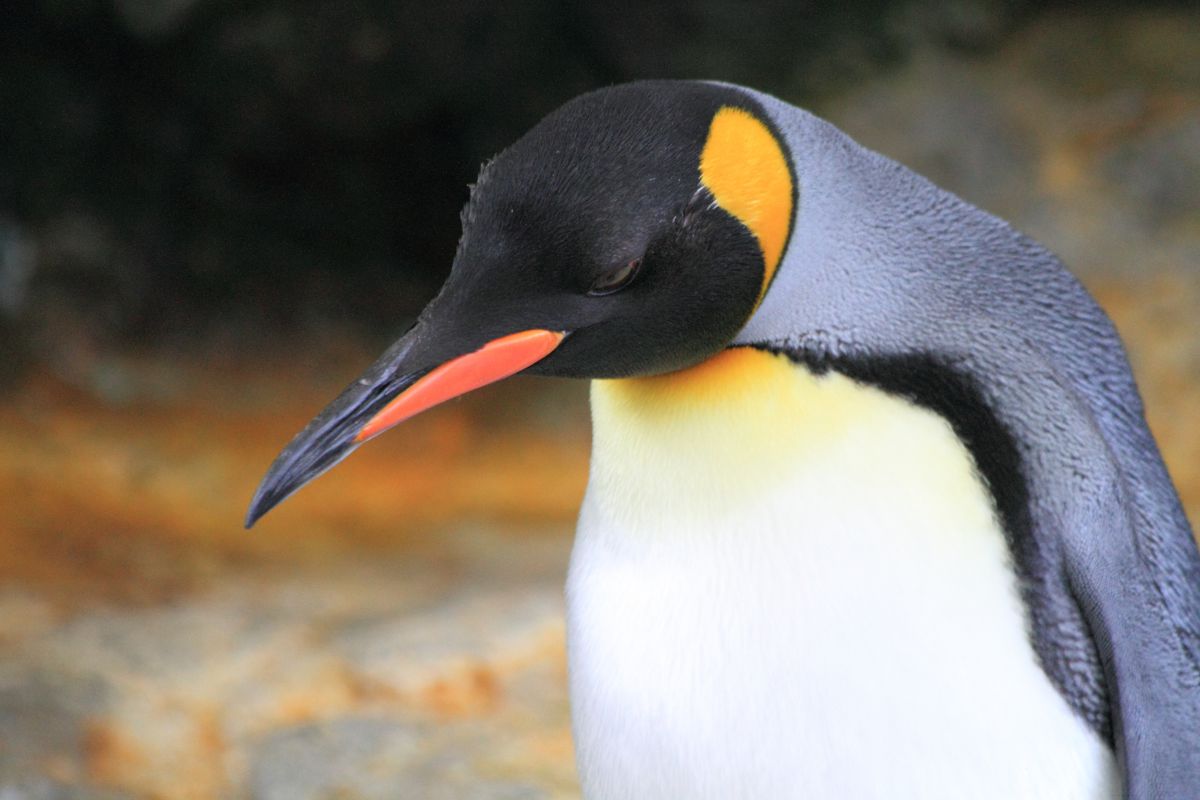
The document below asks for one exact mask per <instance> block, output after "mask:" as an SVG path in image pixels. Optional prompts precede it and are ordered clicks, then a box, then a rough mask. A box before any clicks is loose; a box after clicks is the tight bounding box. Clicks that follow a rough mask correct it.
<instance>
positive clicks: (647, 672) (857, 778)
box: [567, 348, 1119, 800]
mask: <svg viewBox="0 0 1200 800" xmlns="http://www.w3.org/2000/svg"><path fill="white" fill-rule="evenodd" d="M713 362H716V363H713ZM691 372H698V373H702V374H701V375H698V376H688V377H686V378H685V377H675V376H663V377H654V378H641V379H636V380H635V381H634V382H636V383H640V384H651V385H649V386H647V385H640V386H633V387H630V386H619V385H614V384H622V383H626V381H614V382H604V381H598V382H597V383H596V385H595V386H594V387H593V390H592V394H593V397H592V403H593V414H594V428H595V433H594V445H593V448H594V449H593V460H592V471H591V481H590V483H589V487H588V494H587V497H586V500H585V502H584V506H583V510H582V514H581V519H580V525H579V530H578V533H577V538H576V545H575V551H574V553H573V557H572V565H571V571H570V575H569V578H568V582H567V601H568V617H567V619H568V639H569V645H568V647H569V655H570V680H571V698H572V713H573V717H574V723H575V739H576V747H577V749H578V753H579V773H580V778H581V780H582V782H583V787H584V790H585V796H587V797H599V798H635V797H654V798H669V797H686V798H714V800H715V798H766V797H770V798H814V797H818V798H841V797H856V798H858V797H863V798H868V797H879V798H883V797H887V798H913V799H914V800H915V799H916V798H925V799H928V800H935V799H937V798H947V800H948V799H949V798H963V797H971V798H979V800H988V799H989V798H995V800H1001V799H1002V798H1016V797H1019V798H1029V799H1030V800H1036V799H1037V798H1045V800H1099V799H1100V798H1104V799H1105V800H1109V799H1110V798H1116V797H1118V794H1117V791H1118V788H1119V782H1118V780H1117V774H1116V765H1115V762H1114V758H1113V754H1112V750H1111V749H1110V748H1109V746H1108V745H1107V744H1106V743H1105V742H1103V741H1102V740H1101V738H1100V737H1099V736H1098V735H1097V733H1096V732H1095V731H1094V730H1092V729H1091V728H1089V727H1088V725H1087V723H1086V722H1085V721H1084V720H1083V719H1082V718H1080V717H1079V716H1078V715H1077V714H1076V713H1075V712H1074V710H1073V709H1072V708H1071V707H1070V706H1069V705H1068V703H1067V702H1066V700H1065V699H1064V698H1063V697H1062V696H1061V695H1060V694H1059V693H1058V692H1057V690H1056V689H1055V688H1054V687H1053V685H1052V684H1051V683H1050V681H1049V679H1048V678H1047V676H1046V674H1045V672H1044V671H1043V670H1042V669H1041V667H1040V666H1039V665H1038V663H1037V659H1036V657H1035V655H1034V653H1033V650H1032V648H1031V647H1030V646H1029V640H1028V636H1027V634H1026V615H1025V613H1024V608H1023V605H1022V603H1021V599H1020V595H1019V592H1018V588H1017V583H1016V579H1015V575H1014V572H1013V570H1012V568H1011V563H1010V559H1009V557H1008V551H1007V545H1006V542H1005V538H1004V535H1003V532H1002V530H1001V527H1000V524H999V520H998V518H997V516H996V514H995V511H994V506H993V503H992V500H991V497H990V495H989V493H988V491H987V488H986V486H985V485H984V484H983V482H982V481H981V480H980V479H979V478H978V476H977V475H976V474H975V472H974V469H973V466H972V461H971V455H970V453H969V452H968V451H967V449H966V448H965V446H964V445H963V444H962V443H961V441H960V440H959V439H958V438H957V436H956V434H955V433H954V430H953V429H952V428H951V427H950V425H949V424H948V423H947V422H946V421H945V420H944V419H943V418H942V417H940V416H938V415H937V414H935V413H934V412H932V411H930V410H928V409H925V408H922V407H920V406H918V405H915V404H913V403H911V402H910V401H908V400H906V399H904V398H900V397H897V396H895V395H891V394H888V393H887V392H884V391H883V390H881V389H878V388H875V387H872V386H869V385H865V384H861V383H858V382H856V381H854V380H852V379H850V378H848V377H845V376H844V375H841V374H838V373H836V372H832V371H830V372H826V373H825V374H823V375H816V374H814V373H813V372H811V371H810V370H809V368H807V367H805V366H803V365H798V364H796V363H794V362H792V361H791V360H790V359H789V358H788V357H787V356H785V355H782V354H772V353H768V352H765V351H762V350H759V349H755V348H735V349H731V350H728V351H726V352H725V353H724V354H722V355H720V356H717V357H715V358H714V359H712V360H711V361H710V362H709V363H708V364H706V365H703V366H701V367H696V368H694V369H693V370H691ZM672 383H674V384H683V385H676V386H671V385H670V384H672ZM705 383H707V384H710V385H708V386H707V387H704V388H701V387H700V386H697V385H696V384H705ZM664 384H666V385H664ZM688 384H690V385H688ZM781 420H787V421H788V422H787V424H786V425H783V424H780V421H781ZM656 477H657V479H656ZM951 731H953V735H950V732H951Z"/></svg>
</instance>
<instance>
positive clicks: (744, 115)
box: [700, 106, 794, 303]
mask: <svg viewBox="0 0 1200 800" xmlns="http://www.w3.org/2000/svg"><path fill="white" fill-rule="evenodd" d="M700 182H701V183H703V184H704V187H705V188H706V189H708V191H709V192H711V193H712V196H713V199H714V200H716V202H717V205H719V206H720V207H721V208H723V209H724V210H725V211H727V212H729V213H730V214H732V215H733V216H734V217H735V218H737V219H738V221H740V222H741V223H742V224H743V225H745V226H746V227H747V228H749V229H750V232H751V233H752V234H754V237H755V238H756V239H758V246H759V248H761V249H762V254H763V263H764V265H765V269H764V270H763V283H762V289H761V290H759V293H758V302H760V303H761V302H762V299H763V297H764V296H765V295H766V293H767V287H769V286H770V285H771V279H772V278H773V277H775V270H776V269H778V268H779V261H780V259H782V258H783V248H784V245H785V244H787V238H788V232H789V231H790V230H791V225H792V212H793V208H792V204H793V197H794V186H793V182H792V171H791V169H790V168H789V167H788V161H787V156H785V155H784V152H783V148H782V147H781V146H780V144H779V141H778V140H777V139H776V138H775V135H774V134H773V133H771V131H770V129H769V128H767V126H766V125H764V124H763V123H762V121H761V120H759V119H758V118H756V117H755V116H754V115H752V114H750V113H749V112H747V111H743V110H742V109H740V108H733V107H732V106H725V107H724V108H722V109H721V110H720V111H718V112H717V113H716V115H715V116H714V117H713V121H712V125H711V127H710V128H709V130H708V140H707V141H706V142H705V143H704V150H703V152H702V153H701V154H700Z"/></svg>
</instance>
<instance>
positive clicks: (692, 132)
mask: <svg viewBox="0 0 1200 800" xmlns="http://www.w3.org/2000/svg"><path fill="white" fill-rule="evenodd" d="M795 203H796V192H795V179H794V176H793V174H792V167H791V160H790V157H789V155H788V153H787V149H786V147H785V145H784V144H783V141H782V138H781V136H780V135H779V133H778V131H776V129H775V128H774V126H773V124H772V123H771V122H770V120H769V119H768V118H767V116H766V114H765V113H764V112H763V110H762V109H761V108H760V107H759V106H758V104H757V103H756V102H755V101H754V100H753V98H752V97H750V96H749V95H748V94H746V93H744V92H742V91H740V90H738V89H736V88H735V87H729V86H723V85H719V84H707V83H699V82H683V81H681V82H668V81H652V82H643V83H635V84H627V85H623V86H617V87H612V88H608V89H603V90H600V91H596V92H592V93H589V94H585V95H582V96H580V97H578V98H576V99H574V100H572V101H570V102H568V103H567V104H566V105H564V106H562V107H561V108H559V109H558V110H556V111H554V112H553V113H551V114H550V115H549V116H547V117H546V118H545V119H543V120H542V121H541V122H540V123H538V124H537V125H536V126H535V127H534V128H533V129H532V130H530V131H529V132H528V133H527V134H526V135H525V136H523V137H522V138H521V139H520V140H518V141H517V142H516V143H515V144H513V145H512V146H511V147H509V148H508V149H507V150H505V151H504V152H502V153H501V154H500V155H499V156H497V157H496V158H495V159H494V160H493V161H491V162H490V163H488V164H486V165H485V166H484V168H483V170H482V171H481V173H480V176H479V178H478V181H477V182H476V184H475V186H474V187H473V189H472V192H471V198H470V201H469V202H468V204H467V207H466V208H465V209H464V211H463V214H462V221H463V232H462V239H461V240H460V242H459V247H458V251H457V253H456V254H455V259H454V264H453V267H452V268H451V272H450V276H449V278H448V279H447V281H446V284H445V285H444V286H443V287H442V290H441V291H440V292H439V293H438V295H437V297H435V298H434V300H433V301H432V302H431V303H430V304H429V305H428V306H427V307H426V308H425V310H424V311H423V312H422V313H421V315H420V317H419V318H418V320H417V322H416V323H415V324H414V325H413V327H412V328H411V329H410V330H409V331H408V332H407V333H406V334H405V335H404V336H403V337H402V338H401V339H400V340H399V341H398V342H396V344H394V345H393V346H392V347H391V348H389V349H388V351H387V352H385V353H384V355H383V356H382V357H381V358H380V359H379V360H378V361H376V363H375V364H374V365H373V366H372V367H371V368H370V369H368V370H367V372H366V373H364V375H363V376H362V377H360V378H359V379H358V380H357V381H355V382H354V383H353V384H351V386H350V387H349V388H347V389H346V390H345V391H344V392H343V393H342V394H341V395H340V396H339V397H338V398H337V399H336V400H335V401H334V402H333V403H331V404H330V405H329V406H328V407H327V408H326V409H325V410H324V411H323V412H322V413H321V414H320V415H318V417H317V418H316V419H314V420H313V421H312V422H311V423H310V424H309V425H308V426H307V427H306V428H305V429H304V430H303V431H302V432H301V433H300V434H299V435H297V436H296V438H295V439H293V441H292V442H291V443H290V444H289V445H288V446H287V448H285V449H284V451H283V452H282V453H281V454H280V455H279V457H278V458H277V459H276V460H275V462H274V464H272V466H271V468H270V470H269V471H268V473H267V475H266V477H265V478H264V479H263V481H262V484H261V485H260V486H259V489H258V492H257V494H256V495H255V498H254V500H253V501H252V503H251V507H250V511H249V513H248V515H247V524H248V525H250V524H253V522H254V521H255V520H257V519H258V517H260V516H261V515H262V514H264V513H266V511H268V510H269V509H270V508H272V507H273V506H275V505H276V504H278V503H279V502H280V501H281V500H283V499H284V498H285V497H287V496H288V495H289V494H291V493H292V492H294V491H295V490H296V489H298V488H299V487H300V486H302V485H304V484H305V483H307V482H308V481H310V480H311V479H312V478H314V477H316V476H317V475H318V474H320V473H321V472H323V471H325V470H326V469H328V468H329V467H331V466H333V464H335V463H337V462H338V461H340V460H341V459H342V458H344V457H345V456H346V455H348V454H349V453H350V452H351V451H352V450H353V449H354V448H355V447H356V446H357V445H358V444H361V443H362V442H364V441H366V440H367V439H369V438H372V437H374V436H376V435H378V434H379V433H382V432H383V431H384V430H386V429H388V428H390V427H392V426H393V425H395V424H397V423H398V422H401V421H403V420H404V419H407V418H408V417H411V416H413V415H414V414H416V413H419V412H420V411H423V410H425V409H426V408H429V407H430V406H432V405H435V404H437V403H439V402H442V401H443V400H446V399H449V398H451V397H454V396H457V395H460V394H463V393H465V392H467V391H470V390H471V389H474V388H477V387H479V386H482V385H485V384H487V383H491V382H493V381H495V380H499V379H501V378H503V377H507V376H508V375H511V374H515V373H517V372H522V371H525V372H530V373H537V374H542V375H556V376H564V377H578V378H626V377H635V376H645V375H656V374H661V373H665V372H671V371H675V370H680V369H685V368H687V367H690V366H692V365H695V364H698V363H700V362H702V361H704V360H706V359H707V358H709V357H711V356H713V355H715V354H716V353H718V352H720V351H721V350H722V349H724V348H725V347H726V346H728V344H729V343H730V342H731V341H732V340H733V339H734V337H735V336H736V335H737V333H738V332H739V331H740V330H741V329H742V327H743V326H744V325H745V323H746V322H747V320H749V318H750V316H751V315H752V314H753V312H754V310H755V308H756V307H757V305H758V303H759V302H760V301H761V300H762V298H763V296H764V295H765V293H766V290H767V288H768V287H769V285H770V282H771V278H772V277H773V275H774V272H775V269H776V267H777V266H778V264H779V261H780V260H781V259H782V255H783V250H784V248H785V246H786V244H787V238H788V236H789V234H790V231H791V227H792V217H793V212H794V208H795Z"/></svg>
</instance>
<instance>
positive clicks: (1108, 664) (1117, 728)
mask: <svg viewBox="0 0 1200 800" xmlns="http://www.w3.org/2000/svg"><path fill="white" fill-rule="evenodd" d="M1109 488H1110V489H1111V491H1106V492H1103V493H1102V494H1100V495H1097V496H1094V497H1093V498H1091V502H1089V503H1086V504H1083V503H1081V504H1079V505H1078V506H1077V507H1076V510H1075V512H1073V513H1074V516H1075V518H1074V519H1070V520H1066V521H1065V522H1066V523H1067V525H1066V531H1067V534H1068V535H1067V536H1066V537H1064V539H1065V545H1066V547H1065V564H1064V566H1065V569H1066V572H1067V576H1066V577H1067V581H1068V583H1069V588H1070V590H1071V593H1072V595H1073V596H1074V598H1075V600H1076V602H1077V603H1078V604H1079V608H1080V611H1081V612H1082V614H1083V616H1084V619H1085V620H1086V622H1087V624H1088V626H1089V628H1090V631H1091V633H1092V637H1093V639H1094V641H1095V643H1096V648H1097V652H1098V654H1099V656H1100V660H1101V663H1102V665H1103V669H1104V673H1105V678H1106V682H1107V684H1108V696H1109V703H1110V706H1111V711H1112V721H1113V737H1114V747H1115V749H1116V752H1117V758H1118V761H1119V763H1120V764H1121V767H1122V772H1123V773H1124V783H1125V797H1127V798H1128V800H1158V799H1159V798H1180V799H1181V800H1182V798H1200V652H1198V650H1197V648H1198V646H1200V641H1198V640H1197V638H1196V632H1197V631H1198V630H1200V601H1198V599H1197V597H1198V595H1200V582H1197V583H1196V584H1194V585H1182V584H1180V582H1179V581H1178V580H1177V578H1176V577H1173V576H1171V575H1169V574H1162V572H1161V571H1160V570H1156V569H1155V568H1154V567H1153V562H1152V560H1151V559H1147V558H1146V557H1145V553H1144V547H1139V546H1138V544H1139V542H1141V543H1143V545H1144V542H1145V539H1146V537H1147V536H1155V537H1159V538H1161V537H1163V536H1164V535H1165V536H1167V537H1176V538H1180V537H1184V538H1186V539H1187V541H1178V542H1176V541H1168V542H1167V543H1166V544H1168V545H1172V546H1169V547H1168V551H1169V552H1171V553H1172V554H1173V555H1175V556H1177V557H1178V558H1179V559H1180V560H1181V561H1182V562H1183V564H1184V565H1185V568H1184V569H1181V570H1180V571H1181V572H1182V574H1184V575H1195V574H1196V573H1197V571H1198V563H1197V562H1200V558H1197V556H1196V548H1195V545H1194V544H1193V543H1192V541H1191V540H1190V536H1186V534H1187V533H1188V530H1187V527H1186V523H1184V526H1183V528H1182V530H1181V529H1179V528H1177V527H1175V526H1165V528H1166V530H1156V531H1142V530H1139V529H1138V528H1137V526H1136V523H1135V522H1134V520H1132V519H1131V518H1130V517H1131V516H1132V515H1131V514H1130V512H1129V511H1128V507H1129V506H1128V504H1127V503H1125V502H1123V493H1122V492H1121V491H1120V489H1121V486H1120V484H1119V482H1118V481H1117V480H1114V481H1112V482H1111V483H1110V484H1109ZM1089 542H1090V544H1089ZM1158 544H1160V545H1161V544H1163V542H1161V541H1160V542H1158Z"/></svg>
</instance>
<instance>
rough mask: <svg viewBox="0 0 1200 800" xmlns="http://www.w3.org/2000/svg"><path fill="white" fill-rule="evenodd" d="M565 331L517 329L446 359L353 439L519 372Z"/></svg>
mask: <svg viewBox="0 0 1200 800" xmlns="http://www.w3.org/2000/svg"><path fill="white" fill-rule="evenodd" d="M565 335H566V334H564V333H559V332H556V331H546V330H540V329H535V330H529V331H521V332H519V333H512V334H509V335H508V336H501V337H500V338H499V339H493V340H492V341H490V342H488V343H487V344H485V345H484V346H483V347H481V348H479V349H478V350H476V351H475V352H473V353H467V354H466V355H465V356H459V357H458V358H455V359H451V360H450V361H447V362H446V363H445V364H442V365H441V366H440V367H437V368H435V369H434V370H433V371H432V372H430V373H429V374H428V375H426V376H424V377H423V378H421V379H420V380H418V381H417V382H416V383H414V384H413V385H412V386H410V387H408V388H407V389H405V390H404V391H403V392H402V393H401V394H400V395H399V396H397V397H396V398H395V399H394V400H392V402H390V403H388V404H387V405H386V406H384V408H383V410H382V411H380V412H379V413H378V414H376V415H375V416H374V417H372V418H371V419H370V421H369V422H367V424H366V425H363V427H362V430H360V431H359V432H358V435H356V436H355V437H354V441H355V442H356V443H361V442H365V441H366V440H367V439H370V438H372V437H374V436H378V435H379V434H381V433H383V432H384V431H386V430H387V429H388V428H390V427H392V426H393V425H397V424H399V423H401V422H403V421H404V420H406V419H408V418H409V417H412V416H416V415H417V414H420V413H421V412H422V411H424V410H426V409H428V408H432V407H433V406H436V405H437V404H438V403H444V402H445V401H447V400H450V399H452V398H455V397H458V396H459V395H463V394H466V393H467V392H469V391H471V390H472V389H478V388H479V387H480V386H487V385H488V384H489V383H495V382H496V381H498V380H501V379H503V378H507V377H508V376H509V375H513V374H515V373H517V372H520V371H521V370H523V369H525V368H526V367H528V366H530V365H531V364H535V363H537V362H538V361H541V360H542V359H543V358H545V357H546V356H548V355H550V353H552V352H553V351H554V348H556V347H558V345H559V344H560V343H561V342H562V340H563V337H564V336H565Z"/></svg>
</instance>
